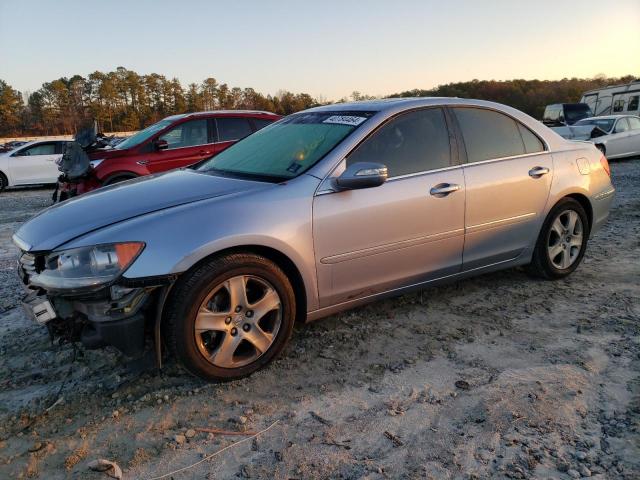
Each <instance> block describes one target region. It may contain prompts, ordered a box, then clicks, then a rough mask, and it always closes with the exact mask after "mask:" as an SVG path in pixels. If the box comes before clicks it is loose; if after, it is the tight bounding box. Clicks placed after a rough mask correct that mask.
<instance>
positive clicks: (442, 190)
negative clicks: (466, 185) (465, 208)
mask: <svg viewBox="0 0 640 480" xmlns="http://www.w3.org/2000/svg"><path fill="white" fill-rule="evenodd" d="M461 188H462V187H461V186H460V185H458V184H456V183H439V184H438V185H436V186H435V187H433V188H432V189H431V190H429V193H430V194H431V195H433V196H434V197H446V196H447V195H449V194H450V193H453V192H457V191H458V190H460V189H461Z"/></svg>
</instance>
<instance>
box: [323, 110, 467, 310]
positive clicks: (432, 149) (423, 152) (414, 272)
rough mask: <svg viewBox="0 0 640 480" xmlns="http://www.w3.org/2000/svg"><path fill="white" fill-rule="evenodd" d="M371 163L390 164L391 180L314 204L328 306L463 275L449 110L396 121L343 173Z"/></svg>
mask: <svg viewBox="0 0 640 480" xmlns="http://www.w3.org/2000/svg"><path fill="white" fill-rule="evenodd" d="M365 161H366V162H377V163H382V164H384V165H386V166H387V168H388V171H389V179H388V180H387V181H386V182H385V183H384V184H382V185H381V186H379V187H375V188H368V189H359V190H348V191H335V190H333V189H329V190H323V189H321V190H320V191H319V192H318V193H317V195H316V197H315V199H314V203H313V234H314V248H315V253H316V268H317V274H318V289H319V295H320V305H321V306H322V307H324V306H328V305H333V304H337V303H341V302H347V301H349V300H353V299H357V298H362V297H367V296H370V295H373V294H376V293H379V292H383V291H388V290H393V289H396V288H400V287H403V286H407V285H412V284H419V283H422V282H425V281H428V280H430V279H434V278H437V277H442V276H447V275H451V274H454V273H457V272H459V271H460V268H461V264H462V248H463V242H464V202H465V189H464V177H463V174H462V169H461V167H459V166H456V165H455V162H456V161H457V160H456V155H452V147H451V144H450V136H449V130H448V127H447V121H446V116H445V112H444V110H443V109H441V108H429V109H421V110H416V111H412V112H409V113H403V114H401V115H398V116H396V117H394V118H392V119H391V120H389V121H387V122H386V123H385V124H384V125H383V126H381V127H380V128H379V129H378V130H376V131H375V132H374V133H373V134H372V135H370V136H369V137H368V138H367V139H365V140H364V141H363V142H362V143H361V144H360V145H359V146H358V147H357V148H356V149H355V150H354V151H353V152H352V153H351V154H349V155H348V156H347V158H346V159H345V160H343V162H342V163H341V165H340V168H339V169H338V172H339V171H342V170H344V168H346V166H347V165H350V164H352V163H355V162H365ZM338 172H336V173H335V175H337V174H338ZM325 183H326V182H325Z"/></svg>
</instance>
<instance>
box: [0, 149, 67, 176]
mask: <svg viewBox="0 0 640 480" xmlns="http://www.w3.org/2000/svg"><path fill="white" fill-rule="evenodd" d="M60 145H61V142H54V141H51V142H38V143H36V144H32V145H28V146H26V147H23V148H21V149H19V150H18V151H16V152H14V153H13V154H12V155H11V157H10V158H9V170H10V175H11V177H12V178H13V184H15V185H29V184H37V183H55V181H56V179H57V178H58V176H59V175H60V172H59V171H58V165H57V163H56V161H57V160H59V159H60V157H61V156H62V152H61V150H60Z"/></svg>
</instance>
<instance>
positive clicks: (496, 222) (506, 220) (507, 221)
mask: <svg viewBox="0 0 640 480" xmlns="http://www.w3.org/2000/svg"><path fill="white" fill-rule="evenodd" d="M535 216H536V212H531V213H524V214H522V215H516V216H515V217H509V218H501V219H500V220H493V221H491V222H485V223H478V224H476V225H469V226H468V227H467V233H472V232H475V231H477V230H485V229H487V228H493V227H499V226H502V225H511V224H512V223H519V222H521V221H523V220H525V219H527V218H531V217H535Z"/></svg>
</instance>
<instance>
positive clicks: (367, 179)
mask: <svg viewBox="0 0 640 480" xmlns="http://www.w3.org/2000/svg"><path fill="white" fill-rule="evenodd" d="M386 181H387V167H386V166H385V165H382V164H381V163H372V162H357V163H354V164H353V165H349V166H348V167H347V169H346V170H345V171H344V172H342V175H340V176H339V177H338V178H336V179H335V184H336V186H337V187H338V189H339V190H357V189H359V188H371V187H379V186H380V185H382V184H383V183H384V182H386Z"/></svg>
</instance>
